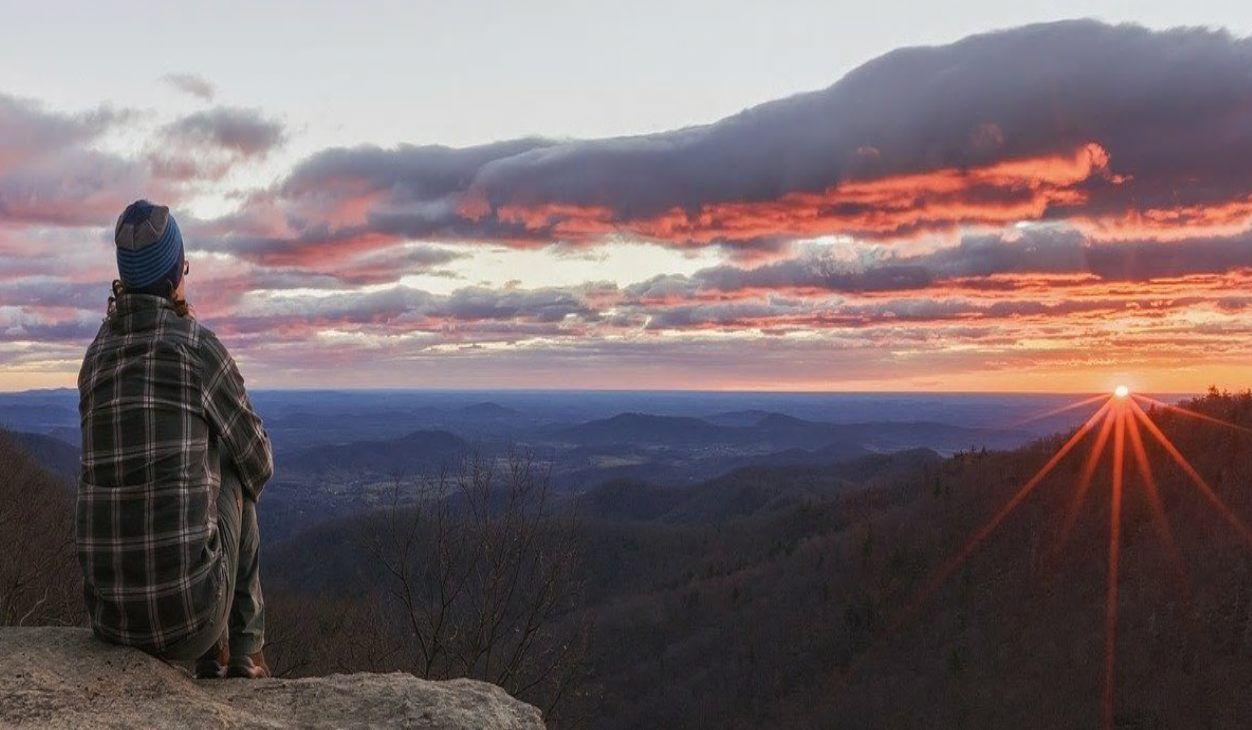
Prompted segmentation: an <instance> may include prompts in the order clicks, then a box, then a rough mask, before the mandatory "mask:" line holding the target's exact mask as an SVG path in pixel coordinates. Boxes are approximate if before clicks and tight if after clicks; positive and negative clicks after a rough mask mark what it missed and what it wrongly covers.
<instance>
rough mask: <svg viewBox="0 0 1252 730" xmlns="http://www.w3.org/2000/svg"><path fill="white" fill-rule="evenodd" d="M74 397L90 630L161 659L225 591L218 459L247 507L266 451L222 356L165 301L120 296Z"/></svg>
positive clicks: (263, 473) (267, 467) (208, 336)
mask: <svg viewBox="0 0 1252 730" xmlns="http://www.w3.org/2000/svg"><path fill="white" fill-rule="evenodd" d="M79 394H80V415H81V418H82V439H83V444H82V446H83V471H82V478H81V481H80V484H79V491H78V504H77V511H76V538H77V543H78V553H79V560H80V562H81V563H82V567H83V574H84V578H85V583H86V585H85V590H86V599H87V607H88V611H89V613H90V615H91V618H92V624H93V626H94V628H95V630H96V631H97V632H98V633H99V634H101V635H102V636H104V637H105V638H108V639H110V640H112V641H116V642H118V643H123V644H129V645H133V646H139V647H142V648H145V649H148V650H152V651H160V650H162V649H164V648H165V647H168V646H169V645H171V644H173V643H175V642H177V641H178V640H180V639H181V638H184V637H186V636H188V635H190V634H193V633H195V632H196V631H197V630H199V629H201V628H203V627H204V626H205V625H206V624H207V623H208V622H209V621H210V620H211V618H212V617H211V616H210V615H209V614H210V612H209V611H208V610H206V609H205V608H204V607H206V606H212V605H214V604H215V602H216V598H217V596H218V594H219V593H220V591H221V590H223V588H222V587H223V586H224V585H225V583H226V578H225V575H226V574H225V571H226V566H225V564H224V563H223V561H222V560H221V554H220V553H221V551H220V546H219V540H218V534H217V532H218V531H217V515H216V510H215V507H214V505H215V501H216V498H217V491H218V488H219V484H220V479H221V471H220V467H219V458H220V455H219V449H222V450H224V451H225V452H226V456H228V457H230V459H229V462H233V463H234V465H235V467H236V468H237V470H238V472H239V476H240V480H241V482H242V483H243V485H244V488H245V490H247V492H248V493H249V494H250V496H252V497H253V498H255V497H256V496H258V494H259V492H260V489H261V488H262V487H263V485H264V483H265V481H266V480H267V479H268V478H269V476H270V473H271V471H272V464H271V460H270V449H269V442H268V439H267V438H266V436H265V432H264V430H263V429H262V428H261V423H260V419H259V418H257V416H256V413H255V411H254V410H253V409H252V406H251V403H250V402H249V401H248V398H247V395H246V393H245V391H244V387H243V380H242V378H241V377H240V376H239V373H238V370H237V368H236V367H235V364H234V362H233V360H231V358H230V356H229V354H227V353H226V350H225V349H224V348H223V347H222V345H221V343H220V342H218V340H217V338H216V337H214V336H213V334H212V333H211V332H210V331H209V330H208V329H206V328H204V327H202V326H200V325H199V324H198V323H197V322H196V321H195V319H194V318H192V317H191V316H189V315H185V314H180V312H179V311H178V310H177V309H176V307H175V305H174V304H173V303H172V302H171V301H170V300H168V299H166V298H164V297H160V296H155V295H149V294H125V295H122V296H120V297H119V298H118V300H117V303H116V307H115V309H114V310H113V311H111V312H110V315H109V317H108V318H107V319H106V320H105V321H104V323H103V324H102V325H101V327H100V330H99V332H98V333H97V335H96V338H95V340H94V341H93V342H92V344H91V346H90V347H89V348H88V350H87V353H86V356H85V358H84V360H83V367H82V371H81V373H80V375H79ZM229 462H228V463H229Z"/></svg>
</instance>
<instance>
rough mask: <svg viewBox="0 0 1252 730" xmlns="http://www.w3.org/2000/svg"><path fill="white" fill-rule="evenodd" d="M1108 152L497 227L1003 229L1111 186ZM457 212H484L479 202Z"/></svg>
mask: <svg viewBox="0 0 1252 730" xmlns="http://www.w3.org/2000/svg"><path fill="white" fill-rule="evenodd" d="M1108 163H1109V157H1108V153H1107V152H1106V151H1105V150H1104V148H1103V147H1101V146H1100V145H1099V144H1097V143H1094V142H1091V143H1087V144H1084V145H1082V146H1080V147H1079V148H1077V149H1076V150H1074V151H1073V152H1071V153H1069V154H1058V155H1043V156H1037V157H1027V158H1022V159H1015V160H1006V161H1002V162H997V163H995V164H990V165H986V166H983V167H973V168H968V169H960V168H943V169H939V170H934V171H931V172H923V173H914V174H906V175H894V176H889V177H884V178H879V179H875V180H853V181H848V182H843V183H840V184H838V185H834V186H831V187H829V188H826V189H825V190H822V191H819V192H790V193H786V194H784V195H782V196H780V197H778V198H776V199H773V200H760V201H736V202H719V203H707V204H704V205H702V206H700V207H699V209H697V210H694V211H689V210H684V209H682V208H678V207H675V208H671V209H670V210H669V211H667V212H666V213H664V214H662V215H659V216H654V217H650V218H641V219H629V218H622V217H620V216H619V214H617V213H616V212H615V211H614V210H612V209H611V208H609V207H607V206H581V205H572V204H567V203H544V204H539V205H518V204H506V205H502V206H499V207H498V208H496V210H495V217H496V219H497V220H498V221H500V222H501V223H505V224H509V225H518V226H520V227H521V228H522V229H523V230H524V231H526V232H527V233H532V234H536V235H543V236H551V237H553V238H557V239H562V240H574V241H583V240H587V239H590V238H596V237H601V236H604V235H608V234H611V233H629V234H634V235H638V236H642V237H645V238H650V239H654V240H658V241H663V242H669V243H673V244H678V245H703V244H708V243H712V242H719V241H732V242H734V241H740V242H742V241H752V240H756V239H761V238H774V237H787V238H799V237H811V236H819V235H826V234H832V233H840V234H852V235H859V236H865V237H892V236H897V235H903V234H907V233H910V232H914V231H919V230H936V229H951V228H953V227H956V226H959V225H969V224H979V225H1005V224H1010V223H1014V222H1017V221H1021V220H1036V219H1040V218H1043V217H1045V216H1046V214H1047V213H1048V211H1049V210H1050V209H1052V208H1054V207H1056V206H1070V207H1072V206H1078V205H1081V204H1083V203H1084V202H1086V200H1087V192H1086V190H1084V189H1083V188H1082V183H1084V182H1086V181H1087V180H1089V179H1091V178H1092V177H1093V176H1097V175H1098V176H1102V177H1104V178H1106V179H1109V180H1111V181H1113V182H1118V181H1120V178H1117V177H1116V176H1114V175H1112V174H1111V173H1110V172H1109V169H1108ZM461 212H462V214H465V215H471V216H479V217H481V216H483V215H487V214H488V210H487V208H485V207H484V206H483V204H482V202H481V200H476V201H475V202H474V203H473V204H467V205H466V206H465V207H463V208H462V209H461Z"/></svg>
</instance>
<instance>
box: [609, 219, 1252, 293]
mask: <svg viewBox="0 0 1252 730" xmlns="http://www.w3.org/2000/svg"><path fill="white" fill-rule="evenodd" d="M870 252H871V253H865V251H864V250H862V254H863V255H862V256H861V257H859V258H848V257H846V256H842V255H840V253H839V252H838V251H837V250H836V251H832V249H825V248H824V249H820V250H818V251H816V252H809V253H807V254H801V255H799V256H797V257H794V258H788V259H783V260H780V261H775V262H771V263H768V264H763V265H760V266H756V267H749V268H744V267H738V266H728V265H723V266H715V267H711V268H708V269H703V270H701V271H698V272H696V273H695V274H693V275H691V276H682V275H665V276H658V277H655V278H653V279H650V280H647V281H644V282H641V283H639V284H634V285H632V286H629V287H627V288H626V291H627V293H628V294H629V295H630V296H632V297H635V298H638V299H643V300H656V301H663V300H673V299H681V298H688V297H692V296H695V295H696V294H697V293H699V292H702V291H704V292H744V291H754V290H762V291H766V292H768V291H771V290H792V289H813V290H819V291H830V292H843V293H875V292H879V293H880V292H895V291H899V292H905V291H911V290H921V289H928V288H932V287H943V286H947V285H950V284H952V283H953V282H960V283H961V284H962V285H969V286H980V284H978V283H977V282H971V281H968V280H971V279H973V280H977V279H986V278H988V277H992V276H997V275H1011V276H1022V277H1029V276H1031V275H1090V276H1093V277H1096V278H1098V279H1100V280H1103V281H1108V282H1119V281H1121V282H1146V281H1151V280H1160V279H1170V278H1177V277H1184V276H1192V275H1199V274H1222V273H1226V272H1229V271H1236V270H1244V269H1252V233H1245V234H1242V235H1236V236H1227V237H1201V238H1193V239H1183V240H1180V241H1156V240H1137V241H1100V240H1094V239H1092V238H1091V237H1090V236H1088V235H1086V234H1084V233H1082V232H1080V231H1077V230H1074V229H1071V228H1058V227H1033V228H1029V229H1026V230H1023V231H1020V232H1017V233H1016V234H1014V235H1012V236H1005V235H1000V234H987V235H969V236H965V237H963V238H962V239H961V241H960V243H958V244H957V245H955V246H951V247H946V248H940V249H938V250H935V251H931V252H928V253H922V254H914V255H904V254H898V253H896V252H895V251H892V250H890V249H887V248H885V247H878V248H875V249H870ZM982 286H990V284H987V283H984V284H982Z"/></svg>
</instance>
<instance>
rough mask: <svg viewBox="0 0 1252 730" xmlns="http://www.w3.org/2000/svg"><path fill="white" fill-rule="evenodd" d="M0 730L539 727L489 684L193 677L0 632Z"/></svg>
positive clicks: (98, 648) (120, 655)
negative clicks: (19, 729) (24, 729)
mask: <svg viewBox="0 0 1252 730" xmlns="http://www.w3.org/2000/svg"><path fill="white" fill-rule="evenodd" d="M0 727H41V728H42V727H64V728H82V727H118V728H123V727H125V728H137V727H161V728H166V727H192V728H199V727H212V728H222V727H227V728H231V727H261V728H287V727H302V728H305V727H417V728H542V727H543V720H542V718H541V717H540V713H539V710H537V709H535V708H534V707H532V706H530V705H528V704H526V703H524V702H521V701H519V700H516V699H514V698H513V697H510V696H509V695H508V693H506V692H505V691H504V690H502V689H500V688H499V687H496V686H495V685H491V684H486V683H483V682H475V681H473V680H468V679H458V680H453V681H449V682H428V681H426V680H423V679H418V678H417V677H414V676H412V675H410V674H403V673H400V672H397V673H394V674H336V675H331V676H329V677H314V678H307V679H261V680H243V679H226V680H208V681H205V680H193V679H191V678H190V677H189V676H188V675H187V673H186V672H185V671H184V670H183V669H182V668H180V667H176V666H171V665H169V664H166V663H164V662H162V661H160V660H158V659H154V658H152V657H150V656H148V655H147V654H144V653H142V652H140V651H136V650H134V649H126V648H123V647H118V646H111V645H108V644H105V643H103V642H100V641H97V640H96V639H94V638H92V636H91V633H90V632H89V631H87V630H86V629H71V628H51V627H37V628H0Z"/></svg>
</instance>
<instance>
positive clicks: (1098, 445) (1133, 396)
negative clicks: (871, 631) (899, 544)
mask: <svg viewBox="0 0 1252 730" xmlns="http://www.w3.org/2000/svg"><path fill="white" fill-rule="evenodd" d="M1096 403H1100V405H1099V407H1098V408H1097V410H1096V411H1095V413H1093V414H1092V415H1091V416H1090V417H1089V418H1088V419H1087V420H1086V421H1084V422H1083V424H1082V425H1081V426H1079V427H1078V429H1077V430H1076V431H1075V432H1074V433H1073V435H1071V436H1070V437H1069V438H1068V439H1067V440H1066V441H1065V442H1064V443H1063V444H1061V446H1060V447H1059V448H1058V449H1057V450H1056V451H1055V452H1054V453H1053V454H1052V456H1051V457H1049V458H1048V460H1047V461H1046V462H1044V464H1043V466H1041V467H1040V468H1039V470H1038V471H1037V472H1035V474H1034V475H1033V476H1032V477H1031V478H1030V479H1028V480H1027V481H1026V482H1025V483H1024V484H1023V485H1022V486H1021V487H1020V488H1018V490H1017V491H1016V492H1014V494H1013V496H1012V497H1010V498H1009V500H1008V502H1007V503H1005V505H1004V506H1003V507H1001V508H1000V509H999V510H998V511H997V512H996V513H995V514H994V515H992V517H991V518H990V519H988V520H987V521H986V522H985V523H984V524H983V525H982V526H981V527H980V528H978V529H977V530H975V531H974V532H973V534H972V535H971V537H970V538H969V539H968V540H966V542H965V543H964V544H963V545H962V546H961V548H960V549H959V550H958V551H957V552H956V554H955V555H954V556H953V557H952V558H950V559H949V560H948V561H946V562H945V563H943V564H942V565H941V566H940V567H939V568H938V570H936V571H935V572H934V574H933V575H932V576H931V577H930V579H929V580H927V581H926V582H925V583H924V584H923V586H922V588H921V590H920V591H919V592H918V593H917V595H916V596H915V597H914V599H913V601H912V602H911V603H909V604H908V605H907V606H906V607H905V608H904V610H903V611H901V612H900V614H899V615H898V617H897V619H896V621H894V622H893V624H892V625H893V627H895V628H898V627H899V626H900V625H902V624H903V623H905V622H907V621H908V620H910V619H911V618H912V617H913V616H914V615H915V614H916V612H917V611H918V610H920V607H921V605H922V604H923V603H925V602H926V600H927V599H928V598H930V597H931V596H932V595H933V594H934V593H935V592H936V591H938V590H939V588H941V587H942V586H943V584H944V583H945V582H946V581H947V580H948V579H949V578H950V577H951V576H952V575H953V573H955V572H956V571H957V570H958V569H960V567H961V566H962V565H964V564H965V562H966V561H967V560H968V559H969V558H970V556H971V555H973V554H974V552H975V551H976V550H977V549H978V548H979V546H981V545H982V544H983V543H984V542H986V540H987V539H988V538H989V537H990V536H991V534H992V533H994V532H995V531H996V530H997V529H998V528H999V527H1000V526H1001V525H1002V524H1003V523H1004V521H1005V520H1006V519H1007V518H1008V517H1009V515H1010V514H1012V513H1013V511H1014V510H1015V509H1017V507H1018V506H1019V505H1020V504H1021V503H1022V502H1023V501H1024V500H1025V499H1026V498H1027V497H1028V496H1029V495H1030V494H1031V492H1033V491H1034V490H1035V489H1036V488H1037V487H1038V486H1039V485H1040V484H1041V483H1042V482H1043V481H1044V479H1045V478H1046V477H1047V476H1048V475H1049V474H1050V473H1052V472H1053V471H1054V470H1055V469H1056V467H1057V465H1058V464H1060V463H1061V462H1062V461H1063V460H1064V459H1065V458H1066V456H1068V455H1069V454H1070V453H1071V452H1073V451H1074V450H1075V449H1076V447H1078V446H1079V444H1080V443H1082V442H1083V441H1084V440H1085V439H1086V437H1087V435H1088V434H1090V433H1091V432H1092V431H1095V432H1096V435H1095V437H1094V440H1093V441H1092V444H1091V447H1090V449H1089V450H1088V451H1087V453H1086V457H1085V459H1084V461H1083V465H1082V467H1081V470H1080V472H1079V478H1078V480H1077V482H1076V483H1075V484H1074V488H1073V493H1072V495H1071V497H1070V499H1069V500H1068V503H1067V507H1066V512H1065V515H1064V518H1063V522H1062V524H1061V527H1060V530H1059V533H1058V538H1057V540H1056V543H1055V546H1054V548H1053V553H1054V554H1055V553H1059V552H1060V550H1061V549H1062V548H1063V546H1064V545H1065V543H1066V541H1067V540H1068V538H1069V535H1070V533H1071V532H1072V530H1073V527H1074V524H1075V522H1076V521H1077V518H1078V515H1079V513H1080V512H1081V509H1082V506H1083V504H1084V502H1085V500H1086V498H1087V496H1088V494H1089V493H1090V491H1091V489H1092V488H1093V487H1094V486H1095V484H1094V483H1093V482H1094V476H1095V472H1096V470H1097V468H1098V467H1099V465H1100V463H1101V461H1102V459H1103V457H1104V456H1105V454H1106V453H1108V450H1109V444H1110V442H1112V450H1111V451H1112V453H1111V461H1112V463H1111V465H1110V479H1109V484H1108V488H1109V497H1110V499H1109V505H1110V509H1109V525H1108V548H1107V549H1108V570H1107V574H1106V576H1107V580H1106V583H1105V611H1104V632H1105V644H1104V664H1103V670H1104V672H1103V674H1104V676H1103V686H1102V692H1101V701H1100V714H1101V725H1102V727H1105V728H1111V727H1113V725H1114V714H1115V710H1116V706H1117V705H1116V677H1117V629H1118V587H1119V571H1120V567H1121V566H1120V563H1121V552H1122V511H1123V510H1122V507H1123V501H1124V496H1125V493H1126V490H1127V489H1129V488H1135V487H1141V488H1142V489H1143V493H1144V497H1145V499H1146V501H1147V504H1148V507H1149V508H1150V511H1151V518H1152V523H1153V526H1154V528H1155V531H1156V533H1157V536H1158V538H1159V540H1160V541H1161V544H1162V546H1163V548H1164V550H1165V553H1166V555H1167V556H1168V559H1169V563H1170V565H1171V568H1172V569H1173V571H1174V572H1175V573H1176V577H1177V578H1178V580H1179V581H1180V583H1181V584H1182V585H1183V587H1184V589H1186V588H1187V586H1188V580H1189V579H1188V570H1187V568H1186V565H1185V564H1184V562H1183V560H1182V558H1181V555H1180V554H1179V551H1178V547H1177V545H1176V544H1175V542H1174V538H1173V531H1172V528H1171V526H1170V523H1169V517H1168V515H1167V513H1166V510H1165V506H1164V503H1163V502H1162V500H1161V495H1160V490H1159V488H1158V486H1157V482H1156V478H1155V475H1154V474H1153V471H1152V467H1151V464H1150V461H1149V459H1148V452H1147V446H1146V444H1147V442H1148V439H1147V438H1146V437H1145V436H1144V432H1145V431H1146V432H1147V435H1148V436H1150V437H1151V440H1152V442H1153V443H1155V444H1156V445H1158V446H1159V447H1160V448H1161V450H1162V452H1164V453H1165V454H1168V455H1169V458H1170V460H1171V461H1172V462H1173V463H1174V465H1176V466H1177V467H1178V469H1179V470H1180V471H1181V472H1182V473H1183V474H1185V475H1186V478H1187V480H1188V481H1189V482H1190V484H1191V485H1192V487H1193V488H1194V489H1195V490H1196V491H1197V492H1198V493H1199V494H1200V495H1201V496H1202V497H1203V498H1204V499H1205V501H1207V502H1208V503H1209V504H1210V505H1211V507H1212V508H1213V509H1214V510H1215V511H1216V512H1217V513H1218V514H1219V515H1220V516H1221V518H1222V519H1223V521H1224V522H1225V523H1226V524H1227V525H1229V526H1230V528H1231V529H1233V530H1234V531H1235V532H1236V533H1237V534H1238V535H1239V537H1240V538H1241V539H1242V540H1243V541H1244V542H1245V543H1247V545H1248V546H1249V547H1252V530H1249V528H1248V526H1247V525H1246V524H1244V522H1243V521H1242V520H1240V519H1239V517H1238V516H1237V515H1236V514H1235V513H1234V512H1233V511H1232V510H1231V509H1230V507H1229V506H1227V505H1226V503H1225V502H1224V501H1222V499H1221V497H1220V496H1219V495H1218V494H1217V492H1216V491H1215V490H1214V489H1213V488H1212V487H1211V486H1210V485H1209V483H1208V482H1207V481H1206V480H1205V479H1204V477H1203V476H1201V475H1200V473H1199V472H1198V471H1197V470H1196V469H1195V467H1194V466H1192V465H1191V463H1190V462H1189V461H1188V460H1187V458H1186V457H1185V456H1183V454H1182V452H1181V451H1180V450H1179V448H1178V447H1177V446H1176V445H1175V444H1174V443H1173V442H1172V441H1171V440H1170V439H1169V437H1168V436H1166V435H1165V433H1164V432H1163V431H1162V430H1161V428H1160V427H1159V426H1158V425H1157V424H1156V423H1155V422H1154V421H1153V420H1152V418H1151V416H1150V415H1149V413H1148V411H1145V410H1144V408H1143V405H1141V404H1146V405H1148V406H1149V407H1154V408H1159V409H1161V410H1163V411H1168V412H1170V413H1177V414H1179V415H1181V416H1184V417H1187V418H1192V419H1195V420H1199V421H1203V422H1206V423H1210V424H1213V425H1219V426H1223V427H1226V428H1230V429H1232V430H1234V431H1236V432H1240V433H1247V434H1252V429H1249V428H1247V427H1244V426H1241V425H1238V424H1235V423H1230V422H1229V421H1224V420H1222V419H1219V418H1215V417H1213V416H1209V415H1206V414H1203V413H1198V412H1196V411H1193V410H1190V409H1187V408H1183V407H1181V406H1175V405H1170V404H1168V403H1164V402H1162V401H1159V400H1156V399H1154V398H1151V397H1148V396H1146V395H1141V394H1138V393H1132V392H1131V391H1130V389H1129V388H1128V387H1127V386H1125V385H1118V386H1117V387H1116V388H1115V389H1114V390H1113V392H1112V393H1111V394H1104V395H1099V396H1093V397H1090V398H1084V399H1082V400H1079V401H1077V402H1075V403H1071V404H1069V405H1066V406H1063V407H1061V408H1057V409H1053V410H1051V411H1048V412H1047V413H1044V414H1041V415H1039V416H1035V417H1034V418H1031V419H1027V421H1023V423H1025V422H1028V421H1030V420H1038V419H1041V418H1046V417H1048V416H1052V415H1056V414H1058V413H1063V412H1066V411H1070V410H1074V409H1077V408H1082V407H1084V406H1091V405H1094V404H1096ZM1127 452H1129V454H1128V453H1127ZM1128 462H1129V463H1128ZM1128 466H1133V474H1129V475H1128V473H1127V472H1128V468H1127V467H1128Z"/></svg>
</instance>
